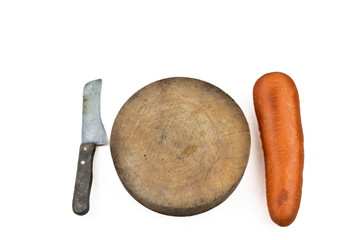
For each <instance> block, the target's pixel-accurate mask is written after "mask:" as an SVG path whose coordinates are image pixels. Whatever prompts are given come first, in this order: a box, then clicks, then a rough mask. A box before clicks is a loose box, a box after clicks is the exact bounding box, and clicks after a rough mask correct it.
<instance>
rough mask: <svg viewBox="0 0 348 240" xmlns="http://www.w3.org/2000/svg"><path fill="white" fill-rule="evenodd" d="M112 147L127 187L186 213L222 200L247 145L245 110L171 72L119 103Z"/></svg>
mask: <svg viewBox="0 0 348 240" xmlns="http://www.w3.org/2000/svg"><path fill="white" fill-rule="evenodd" d="M110 148H111V154H112V158H113V161H114V165H115V168H116V170H117V173H118V175H119V177H120V179H121V182H122V183H123V185H124V187H125V188H126V189H127V191H128V192H129V193H130V194H131V195H132V196H133V197H134V198H135V199H136V200H137V201H138V202H140V203H141V204H143V205H144V206H146V207H148V208H150V209H152V210H154V211H156V212H159V213H163V214H167V215H175V216H188V215H194V214H198V213H202V212H204V211H207V210H209V209H211V208H213V207H215V206H217V205H218V204H220V203H221V202H223V201H224V200H225V199H226V198H227V197H228V196H229V195H230V194H231V193H232V192H233V191H234V189H235V188H236V187H237V185H238V183H239V181H240V180H241V178H242V176H243V173H244V171H245V168H246V165H247V162H248V158H249V152H250V133H249V126H248V123H247V121H246V119H245V116H244V114H243V112H242V110H241V109H240V108H239V106H238V105H237V104H236V103H235V101H234V100H233V99H232V98H231V97H229V96H228V95H227V94H226V93H225V92H223V91H222V90H220V89H219V88H217V87H215V86H213V85H211V84H209V83H207V82H204V81H200V80H197V79H192V78H169V79H164V80H160V81H157V82H154V83H152V84H149V85H147V86H146V87H144V88H142V89H141V90H139V91H138V92H136V93H135V94H134V95H133V96H132V97H131V98H130V99H129V100H128V101H127V102H126V103H125V104H124V105H123V107H122V108H121V110H120V111H119V113H118V115H117V117H116V119H115V122H114V125H113V128H112V133H111V140H110Z"/></svg>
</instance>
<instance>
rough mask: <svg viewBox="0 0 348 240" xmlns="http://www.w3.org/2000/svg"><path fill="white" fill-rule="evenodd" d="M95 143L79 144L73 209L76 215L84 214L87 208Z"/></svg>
mask: <svg viewBox="0 0 348 240" xmlns="http://www.w3.org/2000/svg"><path fill="white" fill-rule="evenodd" d="M95 148H96V144H94V143H84V144H81V146H80V154H79V162H78V164H77V172H76V181H75V190H74V198H73V204H72V207H73V211H74V213H76V214H77V215H85V214H86V213H87V212H88V210H89V195H90V193H91V186H92V177H93V174H92V166H93V157H94V153H95Z"/></svg>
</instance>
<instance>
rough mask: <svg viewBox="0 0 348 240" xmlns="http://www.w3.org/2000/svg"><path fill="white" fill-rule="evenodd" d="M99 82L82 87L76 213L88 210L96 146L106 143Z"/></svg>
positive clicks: (84, 212)
mask: <svg viewBox="0 0 348 240" xmlns="http://www.w3.org/2000/svg"><path fill="white" fill-rule="evenodd" d="M101 83H102V81H101V79H98V80H95V81H91V82H88V83H87V84H86V85H85V87H84V89H83V109H82V143H81V146H80V154H79V161H78V164H77V173H76V181H75V190H74V197H73V211H74V213H76V214H78V215H84V214H86V213H87V212H88V210H89V196H90V192H91V186H92V175H93V174H92V168H93V157H94V152H95V149H96V146H99V145H104V144H106V133H105V130H104V126H103V123H102V121H101V117H100V92H101Z"/></svg>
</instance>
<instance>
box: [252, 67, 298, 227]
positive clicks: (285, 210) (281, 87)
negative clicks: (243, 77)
mask: <svg viewBox="0 0 348 240" xmlns="http://www.w3.org/2000/svg"><path fill="white" fill-rule="evenodd" d="M253 97H254V107H255V112H256V117H257V121H258V125H259V130H260V136H261V142H262V149H263V152H264V159H265V169H266V193H267V205H268V211H269V213H270V216H271V218H272V220H273V221H274V222H275V223H276V224H278V225H279V226H288V225H290V224H291V223H292V222H293V221H294V220H295V218H296V215H297V212H298V210H299V207H300V201H301V193H302V172H303V162H304V149H303V132H302V124H301V115H300V103H299V96H298V92H297V88H296V85H295V83H294V81H293V80H292V79H291V78H290V77H289V76H288V75H286V74H284V73H280V72H273V73H267V74H265V75H263V76H262V77H261V78H259V79H258V80H257V81H256V83H255V85H254V92H253Z"/></svg>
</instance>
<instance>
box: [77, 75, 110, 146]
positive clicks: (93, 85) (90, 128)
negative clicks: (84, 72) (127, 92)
mask: <svg viewBox="0 0 348 240" xmlns="http://www.w3.org/2000/svg"><path fill="white" fill-rule="evenodd" d="M101 84H102V80H101V79H98V80H94V81H91V82H88V83H87V84H86V85H85V87H84V88H83V112H82V143H95V144H96V145H104V144H106V133H105V129H104V126H103V123H102V121H101V117H100V92H101Z"/></svg>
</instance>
